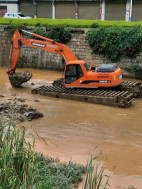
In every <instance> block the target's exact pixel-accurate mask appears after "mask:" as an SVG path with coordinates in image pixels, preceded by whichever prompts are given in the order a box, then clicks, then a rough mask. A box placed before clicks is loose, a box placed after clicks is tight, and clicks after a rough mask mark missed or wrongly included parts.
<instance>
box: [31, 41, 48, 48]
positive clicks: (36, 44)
mask: <svg viewBox="0 0 142 189" xmlns="http://www.w3.org/2000/svg"><path fill="white" fill-rule="evenodd" d="M32 45H33V46H37V47H42V48H44V47H45V46H46V45H44V44H41V43H35V42H33V43H32Z"/></svg>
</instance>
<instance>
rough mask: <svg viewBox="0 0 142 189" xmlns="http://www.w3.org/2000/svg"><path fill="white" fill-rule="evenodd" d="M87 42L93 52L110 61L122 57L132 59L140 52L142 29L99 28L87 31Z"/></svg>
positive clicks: (141, 47) (141, 48)
mask: <svg viewBox="0 0 142 189" xmlns="http://www.w3.org/2000/svg"><path fill="white" fill-rule="evenodd" d="M87 40H88V42H89V45H90V47H91V48H92V50H93V52H95V53H97V54H100V55H103V56H105V57H106V58H108V59H109V60H111V61H118V60H119V59H120V58H121V56H122V55H126V56H129V57H130V58H132V57H134V56H135V55H136V54H137V53H139V52H140V51H141V50H142V29H141V28H140V27H106V28H104V27H100V28H97V29H94V30H91V31H89V32H88V33H87Z"/></svg>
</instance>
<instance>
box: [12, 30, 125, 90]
mask: <svg viewBox="0 0 142 189" xmlns="http://www.w3.org/2000/svg"><path fill="white" fill-rule="evenodd" d="M23 34H26V35H28V36H31V37H34V38H32V39H30V38H25V37H23ZM35 38H36V39H35ZM22 46H29V47H33V48H37V49H41V50H44V51H48V52H52V53H55V54H58V55H60V56H62V57H63V58H64V59H65V61H66V65H65V68H64V77H63V78H64V79H63V83H64V86H65V87H72V88H75V87H77V88H79V87H80V88H98V87H99V88H100V87H101V88H104V87H105V88H106V87H116V86H118V85H120V84H121V83H122V71H121V69H120V68H119V67H118V66H117V65H116V64H102V65H101V66H99V67H91V68H88V66H87V64H86V62H85V61H83V60H78V59H77V57H76V55H75V54H74V53H73V52H72V50H71V49H70V48H69V47H67V46H66V45H64V44H61V43H58V42H56V41H54V40H52V39H48V38H46V37H43V36H40V35H37V34H35V33H31V32H28V31H25V30H16V31H15V33H14V34H13V37H12V43H11V53H10V57H11V58H10V69H9V70H8V74H13V73H14V72H15V70H16V66H17V62H18V60H19V57H20V53H21V48H22Z"/></svg>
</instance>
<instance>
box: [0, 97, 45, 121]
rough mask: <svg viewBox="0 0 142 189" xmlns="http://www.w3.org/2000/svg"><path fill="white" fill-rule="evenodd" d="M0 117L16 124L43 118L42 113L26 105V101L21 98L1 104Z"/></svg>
mask: <svg viewBox="0 0 142 189" xmlns="http://www.w3.org/2000/svg"><path fill="white" fill-rule="evenodd" d="M0 115H1V116H2V117H3V118H5V120H7V121H9V120H13V121H14V123H20V122H24V121H32V120H33V119H38V118H40V117H43V114H42V113H41V112H39V111H37V110H36V109H34V108H32V107H29V106H28V105H27V104H25V100H24V99H21V98H15V99H13V100H12V101H10V102H1V103H0Z"/></svg>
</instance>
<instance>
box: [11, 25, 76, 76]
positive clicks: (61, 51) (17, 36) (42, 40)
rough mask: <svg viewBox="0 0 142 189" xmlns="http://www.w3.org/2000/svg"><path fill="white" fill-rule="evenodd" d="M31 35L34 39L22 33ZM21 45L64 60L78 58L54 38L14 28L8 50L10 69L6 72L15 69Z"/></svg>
mask: <svg viewBox="0 0 142 189" xmlns="http://www.w3.org/2000/svg"><path fill="white" fill-rule="evenodd" d="M24 34H25V35H27V36H31V37H34V38H36V39H34V38H33V39H29V38H25V37H23V35H24ZM22 46H29V47H33V48H37V49H41V50H44V51H48V52H51V53H55V54H58V55H60V56H62V57H63V58H64V59H65V61H66V62H69V61H74V60H78V59H77V57H76V56H75V54H74V53H73V52H72V51H71V49H70V48H68V47H67V46H66V45H64V44H61V43H58V42H56V41H54V40H51V39H48V38H46V37H43V36H40V35H38V34H35V33H31V32H28V31H25V30H18V29H17V30H16V31H15V32H14V34H13V37H12V42H11V50H10V69H9V70H8V74H12V73H14V72H15V70H16V66H17V63H18V60H19V57H20V54H21V48H22Z"/></svg>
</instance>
